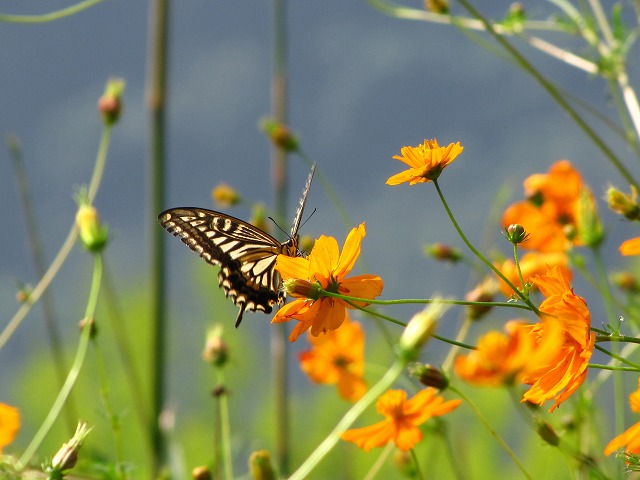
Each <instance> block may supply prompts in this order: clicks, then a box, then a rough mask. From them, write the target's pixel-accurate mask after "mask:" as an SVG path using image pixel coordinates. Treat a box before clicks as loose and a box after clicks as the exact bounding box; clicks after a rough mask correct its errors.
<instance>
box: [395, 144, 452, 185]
mask: <svg viewBox="0 0 640 480" xmlns="http://www.w3.org/2000/svg"><path fill="white" fill-rule="evenodd" d="M462 150H464V147H462V146H461V145H460V142H458V143H450V144H449V145H448V146H446V147H441V146H440V145H438V141H437V140H436V139H433V140H425V141H424V143H423V144H421V145H418V146H417V147H402V148H401V149H400V153H401V155H394V157H393V158H394V159H396V160H400V161H401V162H404V163H406V164H407V165H409V167H410V168H409V169H408V170H405V171H404V172H400V173H397V174H395V175H392V176H391V177H389V179H388V180H387V185H400V184H401V183H405V182H409V185H415V184H416V183H425V182H428V181H430V180H435V179H437V178H438V177H439V176H440V174H441V173H442V170H444V169H445V168H446V167H447V165H449V164H450V163H451V162H453V161H454V160H455V159H456V157H457V156H458V155H460V154H461V153H462Z"/></svg>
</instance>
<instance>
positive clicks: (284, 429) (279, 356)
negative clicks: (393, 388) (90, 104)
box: [271, 0, 290, 475]
mask: <svg viewBox="0 0 640 480" xmlns="http://www.w3.org/2000/svg"><path fill="white" fill-rule="evenodd" d="M271 6H272V21H273V43H272V55H273V66H272V69H271V117H272V118H274V119H275V121H276V122H278V123H279V124H281V125H286V124H287V10H286V7H287V2H286V0H272V2H271ZM287 163H288V162H287V152H286V151H285V149H283V148H279V147H277V146H276V147H274V148H273V150H272V153H271V171H272V182H273V194H274V200H275V202H274V207H275V212H276V216H277V218H279V219H280V220H281V221H284V218H285V217H286V213H287V190H288V189H287ZM278 327H279V328H274V329H272V330H271V364H272V369H273V396H274V409H275V413H274V415H275V435H276V438H275V449H276V459H277V464H278V468H279V470H280V473H281V474H282V475H287V473H288V472H289V456H290V452H289V450H290V445H289V443H290V442H289V397H290V395H289V373H288V370H287V357H288V351H289V341H288V338H287V337H288V332H287V328H286V326H285V325H280V326H278Z"/></svg>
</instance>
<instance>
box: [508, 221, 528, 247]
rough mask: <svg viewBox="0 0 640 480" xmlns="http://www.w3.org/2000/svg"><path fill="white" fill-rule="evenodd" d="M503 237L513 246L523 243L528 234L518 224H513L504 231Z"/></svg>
mask: <svg viewBox="0 0 640 480" xmlns="http://www.w3.org/2000/svg"><path fill="white" fill-rule="evenodd" d="M504 236H505V237H506V238H507V240H509V241H510V242H511V243H513V244H514V245H517V244H518V243H522V242H525V241H526V240H527V238H528V237H529V234H528V233H527V232H526V231H525V229H524V227H523V226H522V225H520V224H519V223H513V224H511V225H509V226H508V227H505V229H504Z"/></svg>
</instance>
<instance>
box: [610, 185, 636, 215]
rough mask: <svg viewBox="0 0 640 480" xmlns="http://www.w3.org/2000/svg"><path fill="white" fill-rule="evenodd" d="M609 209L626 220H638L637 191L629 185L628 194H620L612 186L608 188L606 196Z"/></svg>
mask: <svg viewBox="0 0 640 480" xmlns="http://www.w3.org/2000/svg"><path fill="white" fill-rule="evenodd" d="M606 198H607V205H609V209H610V210H612V211H614V212H615V213H617V214H619V215H623V216H624V217H625V218H626V219H627V220H640V205H638V190H637V189H636V187H634V186H633V185H631V192H630V193H629V194H626V193H622V192H621V191H620V190H618V189H617V188H615V187H614V186H609V188H608V190H607V194H606Z"/></svg>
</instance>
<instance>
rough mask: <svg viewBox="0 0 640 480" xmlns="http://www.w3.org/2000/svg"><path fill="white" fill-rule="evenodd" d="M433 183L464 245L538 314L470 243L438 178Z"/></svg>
mask: <svg viewBox="0 0 640 480" xmlns="http://www.w3.org/2000/svg"><path fill="white" fill-rule="evenodd" d="M433 184H434V185H435V187H436V191H437V192H438V196H439V197H440V201H441V202H442V205H443V206H444V209H445V210H446V212H447V215H448V216H449V219H450V220H451V223H452V224H453V227H454V228H455V229H456V232H458V235H459V236H460V238H461V239H462V241H463V242H464V243H465V245H466V246H467V247H468V248H469V250H471V251H472V252H473V254H474V255H475V256H476V257H478V259H479V260H480V261H481V262H482V263H484V264H485V265H486V266H487V267H489V270H491V271H492V272H493V273H495V274H496V275H497V276H498V277H500V279H501V280H502V281H503V282H505V283H506V284H507V285H508V286H509V288H511V289H512V290H513V291H514V292H515V293H516V295H517V296H518V297H520V300H522V301H523V302H524V303H525V304H526V305H528V306H529V309H531V311H532V312H534V313H535V314H536V315H538V316H540V312H539V311H538V308H537V307H536V306H535V305H534V304H533V303H531V300H529V298H527V296H526V295H524V294H523V293H522V292H521V291H519V290H518V289H517V288H516V287H515V285H513V283H511V281H510V280H509V279H508V278H507V277H505V276H504V274H503V273H502V272H501V271H500V270H499V269H498V268H497V267H496V266H495V265H494V264H493V263H491V262H490V261H489V259H488V258H486V257H485V256H484V255H482V253H480V252H479V251H478V249H477V248H476V247H474V246H473V245H472V244H471V242H470V241H469V239H468V238H467V236H466V235H465V234H464V232H463V231H462V228H460V225H458V222H457V221H456V218H455V217H454V216H453V213H452V212H451V209H450V208H449V204H448V203H447V201H446V200H445V198H444V195H443V193H442V190H440V185H439V184H438V179H435V180H433Z"/></svg>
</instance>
